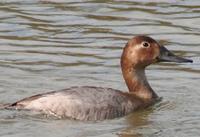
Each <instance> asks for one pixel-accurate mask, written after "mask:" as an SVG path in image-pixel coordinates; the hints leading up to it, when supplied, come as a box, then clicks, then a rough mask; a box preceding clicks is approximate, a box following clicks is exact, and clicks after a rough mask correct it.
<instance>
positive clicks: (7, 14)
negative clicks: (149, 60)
mask: <svg viewBox="0 0 200 137" xmlns="http://www.w3.org/2000/svg"><path fill="white" fill-rule="evenodd" d="M199 11H200V2H199V1H198V0H188V1H183V0H169V1H168V2H166V1H164V0H156V1H153V0H149V1H148V0H142V1H140V0H138V1H137V0H132V1H131V0H127V1H118V0H107V1H103V0H102V1H98V0H90V1H89V0H77V1H73V0H71V1H70V0H40V1H39V0H29V1H23V0H2V1H0V75H1V77H0V102H3V103H7V102H13V101H16V100H18V99H21V98H23V97H27V96H30V95H34V94H37V93H43V92H47V91H52V90H58V89H62V88H66V87H71V86H77V85H79V86H83V85H91V86H102V87H112V88H115V89H120V90H127V88H126V86H125V84H124V81H123V79H122V76H121V70H120V66H119V57H120V54H121V52H122V48H123V46H124V45H125V43H126V42H127V40H128V39H130V38H132V37H133V36H134V35H138V34H147V35H149V36H151V37H153V38H155V39H157V40H159V41H160V43H162V44H164V45H165V46H167V47H168V49H170V50H172V51H174V52H175V53H176V54H178V55H181V56H186V57H188V58H191V59H193V60H194V63H193V64H175V63H173V64H156V65H152V66H150V67H149V68H148V70H147V75H148V79H149V81H150V83H151V85H152V87H153V89H154V90H155V91H156V92H157V94H158V95H159V96H162V97H163V98H164V99H163V101H162V102H161V103H159V104H156V105H155V106H153V107H152V108H149V109H147V110H144V111H139V112H136V113H133V114H131V115H130V116H128V117H123V118H119V119H114V120H106V121H103V122H80V121H71V120H57V119H53V118H45V117H44V116H40V115H39V116H38V115H34V114H32V113H30V112H22V111H19V112H18V111H8V110H1V111H0V136H1V137H12V136H13V137H16V136H20V137H26V136H30V137H33V136H49V137H51V136H52V137H94V136H95V137H106V136H107V137H169V136H173V137H188V136H192V137H198V136H199V135H200V131H199V129H200V117H199V116H200V106H199V100H200V92H199V91H200V87H199V82H200V59H199V56H200V42H199V36H200V24H199V22H200V13H199Z"/></svg>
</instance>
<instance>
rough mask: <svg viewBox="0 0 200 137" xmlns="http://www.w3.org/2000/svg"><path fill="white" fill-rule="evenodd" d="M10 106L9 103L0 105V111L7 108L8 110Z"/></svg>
mask: <svg viewBox="0 0 200 137" xmlns="http://www.w3.org/2000/svg"><path fill="white" fill-rule="evenodd" d="M11 105H12V104H10V103H7V104H1V103H0V110H1V109H7V108H9V107H10V106H11Z"/></svg>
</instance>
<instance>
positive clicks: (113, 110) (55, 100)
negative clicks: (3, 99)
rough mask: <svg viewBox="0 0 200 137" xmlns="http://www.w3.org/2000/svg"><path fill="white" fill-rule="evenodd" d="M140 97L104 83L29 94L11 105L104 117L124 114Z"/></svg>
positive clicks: (85, 117) (76, 116) (66, 114)
mask: <svg viewBox="0 0 200 137" xmlns="http://www.w3.org/2000/svg"><path fill="white" fill-rule="evenodd" d="M139 104H140V103H139V100H137V99H133V98H131V97H129V96H128V95H127V94H124V93H122V92H121V91H118V90H114V89H111V88H100V87H72V88H68V89H64V90H60V91H57V92H49V93H45V94H39V95H35V96H32V97H29V98H25V99H23V100H20V101H18V102H16V103H13V104H12V105H11V106H10V107H13V108H16V109H28V110H36V111H42V112H44V113H46V114H53V115H55V116H57V117H69V118H73V119H79V120H103V119H112V118H116V117H120V116H124V115H126V114H128V113H130V112H132V111H133V110H134V109H136V108H137V107H138V105H139Z"/></svg>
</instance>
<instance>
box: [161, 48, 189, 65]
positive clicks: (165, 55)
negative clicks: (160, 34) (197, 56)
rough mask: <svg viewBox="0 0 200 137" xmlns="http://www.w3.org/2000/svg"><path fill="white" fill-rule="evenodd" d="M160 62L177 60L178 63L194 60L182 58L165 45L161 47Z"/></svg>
mask: <svg viewBox="0 0 200 137" xmlns="http://www.w3.org/2000/svg"><path fill="white" fill-rule="evenodd" d="M158 61H159V62H177V63H184V62H190V63H192V62H193V60H191V59H186V58H182V57H179V56H176V55H174V54H173V53H172V52H170V51H169V50H168V49H166V48H165V47H163V46H161V47H160V56H159V57H158Z"/></svg>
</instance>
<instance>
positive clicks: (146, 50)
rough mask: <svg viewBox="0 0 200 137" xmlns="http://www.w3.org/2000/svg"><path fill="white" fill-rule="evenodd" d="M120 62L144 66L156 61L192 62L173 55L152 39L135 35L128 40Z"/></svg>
mask: <svg viewBox="0 0 200 137" xmlns="http://www.w3.org/2000/svg"><path fill="white" fill-rule="evenodd" d="M121 61H122V64H123V65H132V66H134V67H146V66H148V65H150V64H152V63H156V62H178V63H183V62H193V61H192V60H190V59H185V58H182V57H178V56H176V55H174V54H173V53H172V52H170V51H169V50H167V48H165V47H164V46H161V45H160V44H159V43H158V42H156V41H155V40H154V39H152V38H150V37H147V36H136V37H134V38H132V39H131V40H129V41H128V43H127V44H126V46H125V48H124V51H123V54H122V59H121Z"/></svg>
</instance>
